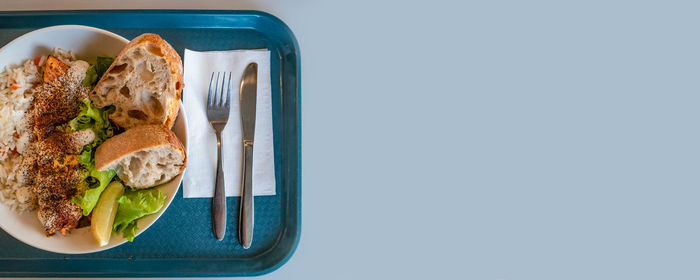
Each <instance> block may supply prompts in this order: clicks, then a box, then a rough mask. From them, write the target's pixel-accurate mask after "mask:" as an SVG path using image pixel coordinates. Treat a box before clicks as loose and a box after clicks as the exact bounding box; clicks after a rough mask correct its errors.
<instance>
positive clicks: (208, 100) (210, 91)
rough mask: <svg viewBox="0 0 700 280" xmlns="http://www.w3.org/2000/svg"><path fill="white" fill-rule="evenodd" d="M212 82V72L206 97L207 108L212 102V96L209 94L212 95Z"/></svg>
mask: <svg viewBox="0 0 700 280" xmlns="http://www.w3.org/2000/svg"><path fill="white" fill-rule="evenodd" d="M213 81H214V72H211V78H210V79H209V94H208V95H207V106H211V102H212V101H213V99H212V95H211V93H212V90H211V86H212V82H213Z"/></svg>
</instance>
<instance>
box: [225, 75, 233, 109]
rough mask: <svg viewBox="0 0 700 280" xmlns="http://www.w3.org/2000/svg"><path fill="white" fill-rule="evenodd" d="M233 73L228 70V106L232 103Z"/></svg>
mask: <svg viewBox="0 0 700 280" xmlns="http://www.w3.org/2000/svg"><path fill="white" fill-rule="evenodd" d="M232 75H233V73H231V72H228V89H227V90H226V107H228V106H230V105H231V76H232Z"/></svg>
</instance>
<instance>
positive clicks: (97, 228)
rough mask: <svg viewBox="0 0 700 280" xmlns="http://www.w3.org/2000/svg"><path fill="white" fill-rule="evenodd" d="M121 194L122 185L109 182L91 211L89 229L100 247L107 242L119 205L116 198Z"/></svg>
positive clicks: (122, 191) (122, 192)
mask: <svg viewBox="0 0 700 280" xmlns="http://www.w3.org/2000/svg"><path fill="white" fill-rule="evenodd" d="M122 194H124V186H123V185H122V184H121V183H119V182H112V183H109V185H108V186H107V188H106V189H105V190H104V192H102V195H101V196H100V200H98V201H97V205H96V206H95V209H94V210H93V211H92V221H91V225H90V229H91V230H92V236H93V237H95V240H96V241H97V244H98V245H100V247H102V246H106V245H107V244H109V238H110V236H112V224H114V217H115V216H116V215H117V208H118V207H119V203H117V198H119V197H120V196H122Z"/></svg>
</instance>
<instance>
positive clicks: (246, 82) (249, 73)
mask: <svg viewBox="0 0 700 280" xmlns="http://www.w3.org/2000/svg"><path fill="white" fill-rule="evenodd" d="M257 90H258V64H257V63H254V62H253V63H250V64H248V66H246V68H245V71H243V77H241V88H240V100H239V101H240V108H241V110H240V111H241V130H242V132H243V133H242V134H243V137H242V138H243V139H242V141H243V164H242V165H241V166H242V170H241V172H242V176H241V216H240V219H239V225H238V228H239V232H238V240H239V242H240V243H241V246H243V248H244V249H248V248H250V245H251V244H252V243H253V224H254V220H253V219H254V214H253V209H254V206H253V142H254V138H255V106H256V98H257Z"/></svg>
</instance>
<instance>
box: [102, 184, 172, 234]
mask: <svg viewBox="0 0 700 280" xmlns="http://www.w3.org/2000/svg"><path fill="white" fill-rule="evenodd" d="M117 202H118V203H119V212H117V217H115V218H114V231H116V232H121V233H122V237H124V238H126V239H127V240H129V241H134V236H136V231H138V229H139V228H138V225H137V224H136V220H138V219H140V218H141V217H145V216H148V215H151V214H155V213H158V211H160V209H161V208H163V205H165V195H164V194H163V192H160V191H156V190H154V189H149V190H140V191H126V192H125V193H124V195H122V196H120V197H119V199H117Z"/></svg>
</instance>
